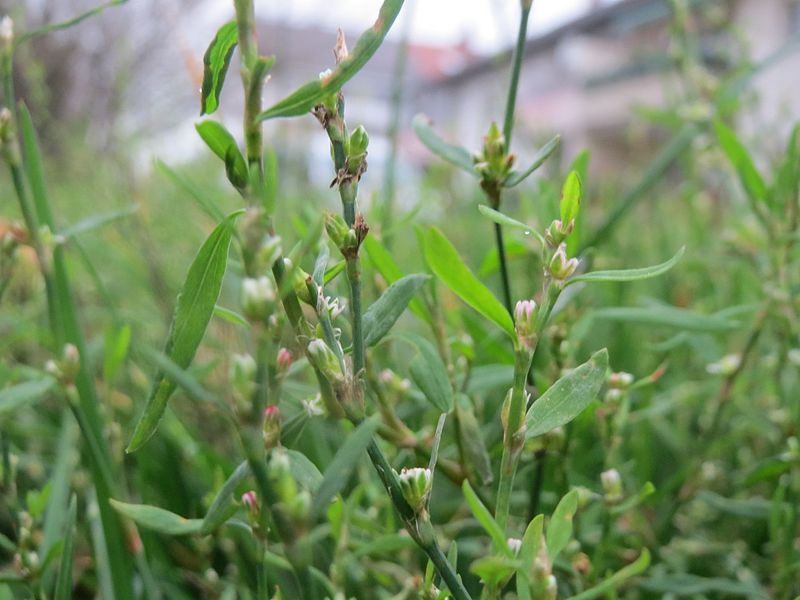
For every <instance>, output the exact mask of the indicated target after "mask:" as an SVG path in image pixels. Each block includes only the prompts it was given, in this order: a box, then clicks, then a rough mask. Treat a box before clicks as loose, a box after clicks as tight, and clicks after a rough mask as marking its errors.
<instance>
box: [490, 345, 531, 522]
mask: <svg viewBox="0 0 800 600" xmlns="http://www.w3.org/2000/svg"><path fill="white" fill-rule="evenodd" d="M531 355H532V353H531V352H530V351H528V350H518V351H517V352H516V355H515V361H514V387H513V388H512V391H511V402H510V404H509V409H508V420H507V424H506V428H505V434H504V435H503V457H502V459H501V462H500V481H499V483H498V485H497V505H496V507H495V520H496V521H497V524H498V525H499V526H500V528H501V529H502V530H503V531H506V528H507V525H508V514H509V509H510V504H511V489H512V487H513V485H514V474H515V473H516V471H517V465H518V464H519V456H520V453H521V451H522V445H523V443H524V442H525V409H526V402H525V381H526V379H527V377H528V368H529V367H530V361H531Z"/></svg>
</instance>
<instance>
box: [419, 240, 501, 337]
mask: <svg viewBox="0 0 800 600" xmlns="http://www.w3.org/2000/svg"><path fill="white" fill-rule="evenodd" d="M424 252H425V260H426V261H427V262H428V266H430V268H431V271H433V273H434V274H435V275H436V276H437V277H438V278H439V279H440V280H441V281H442V282H443V283H444V284H445V285H446V286H447V287H449V288H450V289H451V290H452V291H453V292H454V293H455V294H456V295H457V296H458V297H459V298H461V299H462V300H463V301H464V302H466V303H467V304H468V305H470V306H471V307H472V308H474V309H475V310H476V311H478V312H479V313H480V314H482V315H483V316H484V317H486V318H487V319H489V320H491V321H493V322H494V323H496V324H497V325H498V326H499V327H500V328H501V329H502V330H503V331H505V332H506V333H507V334H508V335H509V336H511V338H512V339H513V338H514V323H513V322H512V320H511V315H509V314H508V311H506V309H505V308H504V307H503V305H502V304H501V303H500V301H499V300H498V299H497V298H496V297H495V295H494V294H492V292H491V291H490V290H489V288H487V287H486V286H485V285H483V283H481V282H480V281H479V280H478V278H477V277H475V275H473V273H472V271H470V270H469V268H468V267H467V266H466V265H465V264H464V263H463V261H462V260H461V257H460V256H459V255H458V252H457V251H456V249H455V248H454V247H453V244H451V243H450V241H449V240H448V239H447V238H446V237H445V236H444V234H443V233H442V232H441V231H440V230H439V229H437V228H436V227H431V228H430V229H428V231H426V232H425V235H424Z"/></svg>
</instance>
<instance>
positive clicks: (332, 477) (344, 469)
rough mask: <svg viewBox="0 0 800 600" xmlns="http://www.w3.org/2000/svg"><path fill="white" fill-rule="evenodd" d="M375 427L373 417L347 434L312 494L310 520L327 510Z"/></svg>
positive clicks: (376, 424) (376, 427)
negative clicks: (314, 492)
mask: <svg viewBox="0 0 800 600" xmlns="http://www.w3.org/2000/svg"><path fill="white" fill-rule="evenodd" d="M377 429H378V421H377V420H375V419H374V418H373V419H367V420H366V421H364V422H363V423H361V425H359V426H358V427H357V428H356V430H355V431H353V432H352V433H351V434H350V435H349V436H347V439H346V440H345V442H344V444H342V447H341V448H339V451H338V452H337V453H336V456H334V457H333V460H332V461H331V464H329V465H328V468H327V469H325V475H324V476H323V478H322V481H321V482H320V484H319V487H318V488H317V491H316V494H314V499H313V501H312V502H311V511H310V514H311V519H312V520H316V519H317V518H319V517H320V515H322V514H323V512H324V511H325V510H327V508H328V504H329V503H330V501H331V500H332V499H333V497H334V496H335V495H336V494H338V493H339V490H341V489H342V488H343V487H344V486H345V484H346V483H347V480H348V479H349V478H350V474H351V473H352V472H353V469H355V467H356V465H357V464H358V461H359V459H360V458H361V456H362V454H363V452H364V450H366V449H367V446H369V444H370V442H372V436H373V434H374V433H375V431H376V430H377Z"/></svg>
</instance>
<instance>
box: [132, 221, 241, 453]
mask: <svg viewBox="0 0 800 600" xmlns="http://www.w3.org/2000/svg"><path fill="white" fill-rule="evenodd" d="M239 214H241V211H237V212H236V213H233V214H232V215H230V216H228V217H227V218H226V219H225V220H224V221H223V222H222V223H220V224H219V225H217V227H216V228H215V229H214V231H212V232H211V235H210V236H209V237H208V239H207V240H206V241H205V242H204V243H203V245H202V246H201V248H200V251H199V252H198V253H197V256H196V257H195V259H194V261H193V262H192V264H191V266H190V267H189V272H188V273H187V275H186V281H185V282H184V284H183V289H182V290H181V293H180V294H179V295H178V303H177V307H176V308H175V316H174V318H173V321H172V326H171V328H170V334H169V337H168V339H167V344H166V349H165V351H164V354H165V355H166V356H167V357H168V358H169V359H170V360H171V361H172V362H174V363H175V364H176V365H177V366H178V367H180V368H181V369H186V368H187V367H188V366H189V364H190V363H191V362H192V359H193V358H194V355H195V352H197V347H198V346H199V345H200V342H201V340H202V339H203V335H204V334H205V331H206V327H207V326H208V322H209V321H210V320H211V315H212V314H213V312H214V306H215V304H216V301H217V297H218V296H219V292H220V288H221V287H222V278H223V277H224V275H225V267H226V266H227V263H228V248H229V246H230V243H231V236H232V235H233V226H234V221H235V220H236V217H238V216H239ZM175 387H176V383H175V381H174V380H173V379H171V378H170V377H167V376H166V375H165V374H164V372H163V371H159V373H158V374H157V375H156V379H155V381H154V383H153V388H152V391H151V392H150V397H149V398H148V400H147V404H146V405H145V408H144V411H143V412H142V415H141V417H140V419H139V422H138V423H137V425H136V429H135V430H134V432H133V436H132V437H131V441H130V443H129V444H128V448H127V452H134V451H135V450H137V449H138V448H139V447H141V446H142V444H144V443H145V442H146V441H147V440H148V439H150V436H152V435H153V433H155V430H156V428H157V427H158V423H159V421H160V420H161V416H162V415H163V414H164V410H165V409H166V407H167V401H168V400H169V397H170V396H171V395H172V392H173V391H175Z"/></svg>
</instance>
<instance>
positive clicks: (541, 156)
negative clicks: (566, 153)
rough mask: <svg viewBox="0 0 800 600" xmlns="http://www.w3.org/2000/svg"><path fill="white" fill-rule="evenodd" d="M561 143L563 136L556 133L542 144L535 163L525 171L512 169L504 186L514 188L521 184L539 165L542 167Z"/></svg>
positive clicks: (535, 157)
mask: <svg viewBox="0 0 800 600" xmlns="http://www.w3.org/2000/svg"><path fill="white" fill-rule="evenodd" d="M560 143H561V136H560V135H555V136H553V138H552V139H551V140H550V141H549V142H547V143H546V144H545V145H544V146H542V147H541V148H540V149H539V151H538V152H537V153H536V156H534V157H533V163H532V164H531V166H530V167H528V168H527V169H525V170H524V171H522V172H521V173H520V172H517V171H511V173H509V174H508V176H507V177H506V178H505V180H504V181H503V187H507V188H512V187H514V186H517V185H519V184H520V183H522V182H523V181H525V180H526V179H527V178H528V177H530V176H531V175H532V174H533V173H534V172H535V171H536V170H537V169H538V168H539V167H541V166H542V165H543V164H544V163H545V161H546V160H547V159H548V158H550V156H551V155H552V154H553V152H555V150H556V148H558V145H559V144H560Z"/></svg>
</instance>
